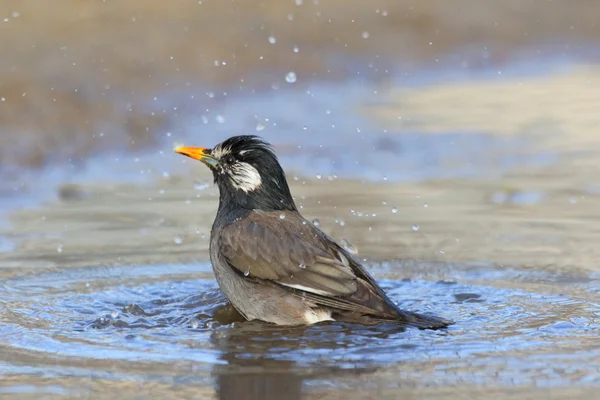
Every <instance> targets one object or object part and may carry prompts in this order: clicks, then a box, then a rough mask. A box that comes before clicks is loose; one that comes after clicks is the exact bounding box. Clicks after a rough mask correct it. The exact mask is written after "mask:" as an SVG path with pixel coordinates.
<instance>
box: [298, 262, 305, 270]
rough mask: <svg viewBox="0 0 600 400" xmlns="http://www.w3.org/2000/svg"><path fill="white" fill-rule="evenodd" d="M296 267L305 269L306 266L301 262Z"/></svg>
mask: <svg viewBox="0 0 600 400" xmlns="http://www.w3.org/2000/svg"><path fill="white" fill-rule="evenodd" d="M298 267H300V268H301V269H305V268H306V264H304V263H301V264H300V265H298Z"/></svg>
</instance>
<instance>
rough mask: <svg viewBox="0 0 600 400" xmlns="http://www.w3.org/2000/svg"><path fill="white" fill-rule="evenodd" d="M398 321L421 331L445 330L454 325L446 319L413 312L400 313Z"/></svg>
mask: <svg viewBox="0 0 600 400" xmlns="http://www.w3.org/2000/svg"><path fill="white" fill-rule="evenodd" d="M398 317H399V318H398V321H399V322H402V323H405V324H406V325H410V326H414V327H416V328H419V329H444V328H447V327H448V326H450V325H452V324H454V322H453V321H450V320H448V319H445V318H440V317H434V316H427V315H423V314H418V313H415V312H411V311H400V312H399V313H398Z"/></svg>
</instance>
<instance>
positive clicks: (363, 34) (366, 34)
mask: <svg viewBox="0 0 600 400" xmlns="http://www.w3.org/2000/svg"><path fill="white" fill-rule="evenodd" d="M362 37H363V39H368V38H369V32H367V31H364V32H363V33H362Z"/></svg>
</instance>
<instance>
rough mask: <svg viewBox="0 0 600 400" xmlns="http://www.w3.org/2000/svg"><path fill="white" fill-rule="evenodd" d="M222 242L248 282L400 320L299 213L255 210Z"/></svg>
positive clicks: (371, 284) (361, 274)
mask: <svg viewBox="0 0 600 400" xmlns="http://www.w3.org/2000/svg"><path fill="white" fill-rule="evenodd" d="M282 216H283V218H281V217H282ZM219 237H220V242H219V249H220V252H221V254H223V256H224V257H225V258H226V259H227V261H228V262H229V264H230V265H231V267H233V268H235V269H237V270H238V271H240V272H241V273H243V275H245V276H247V277H248V279H257V278H258V279H262V280H265V281H267V282H269V283H272V284H276V285H280V286H284V287H286V288H287V289H288V290H290V292H292V293H294V294H296V295H298V296H301V297H304V298H307V299H310V300H311V301H313V302H314V303H316V304H320V305H322V306H327V307H331V308H336V309H340V310H347V311H354V312H361V313H367V314H373V313H374V314H377V315H380V316H387V317H395V316H397V312H398V310H397V307H395V305H393V303H391V301H390V300H389V299H387V297H386V296H385V294H383V291H382V290H381V289H379V287H378V286H377V284H376V283H375V282H374V281H373V280H372V278H371V277H370V276H369V275H368V274H367V273H366V272H365V271H363V270H362V268H361V267H360V265H358V264H356V263H355V262H354V261H352V260H351V259H350V258H349V256H348V255H347V254H344V251H343V250H341V249H340V247H339V246H338V245H337V244H336V243H335V242H333V241H332V240H331V239H330V238H329V237H328V236H327V235H325V234H324V233H323V232H321V231H320V230H319V229H317V228H316V227H315V226H314V225H312V224H311V223H309V222H307V221H306V220H304V219H303V218H302V217H301V216H300V215H299V214H297V213H292V212H264V211H254V212H252V213H251V214H250V215H249V216H248V217H246V218H244V219H242V220H240V221H236V222H234V223H232V224H229V225H227V226H225V227H224V228H223V229H222V231H221V232H220V235H219Z"/></svg>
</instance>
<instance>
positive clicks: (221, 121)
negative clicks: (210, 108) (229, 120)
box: [216, 114, 225, 124]
mask: <svg viewBox="0 0 600 400" xmlns="http://www.w3.org/2000/svg"><path fill="white" fill-rule="evenodd" d="M216 120H217V122H218V123H220V124H222V123H224V122H225V117H224V116H222V115H221V114H219V115H217V116H216Z"/></svg>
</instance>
